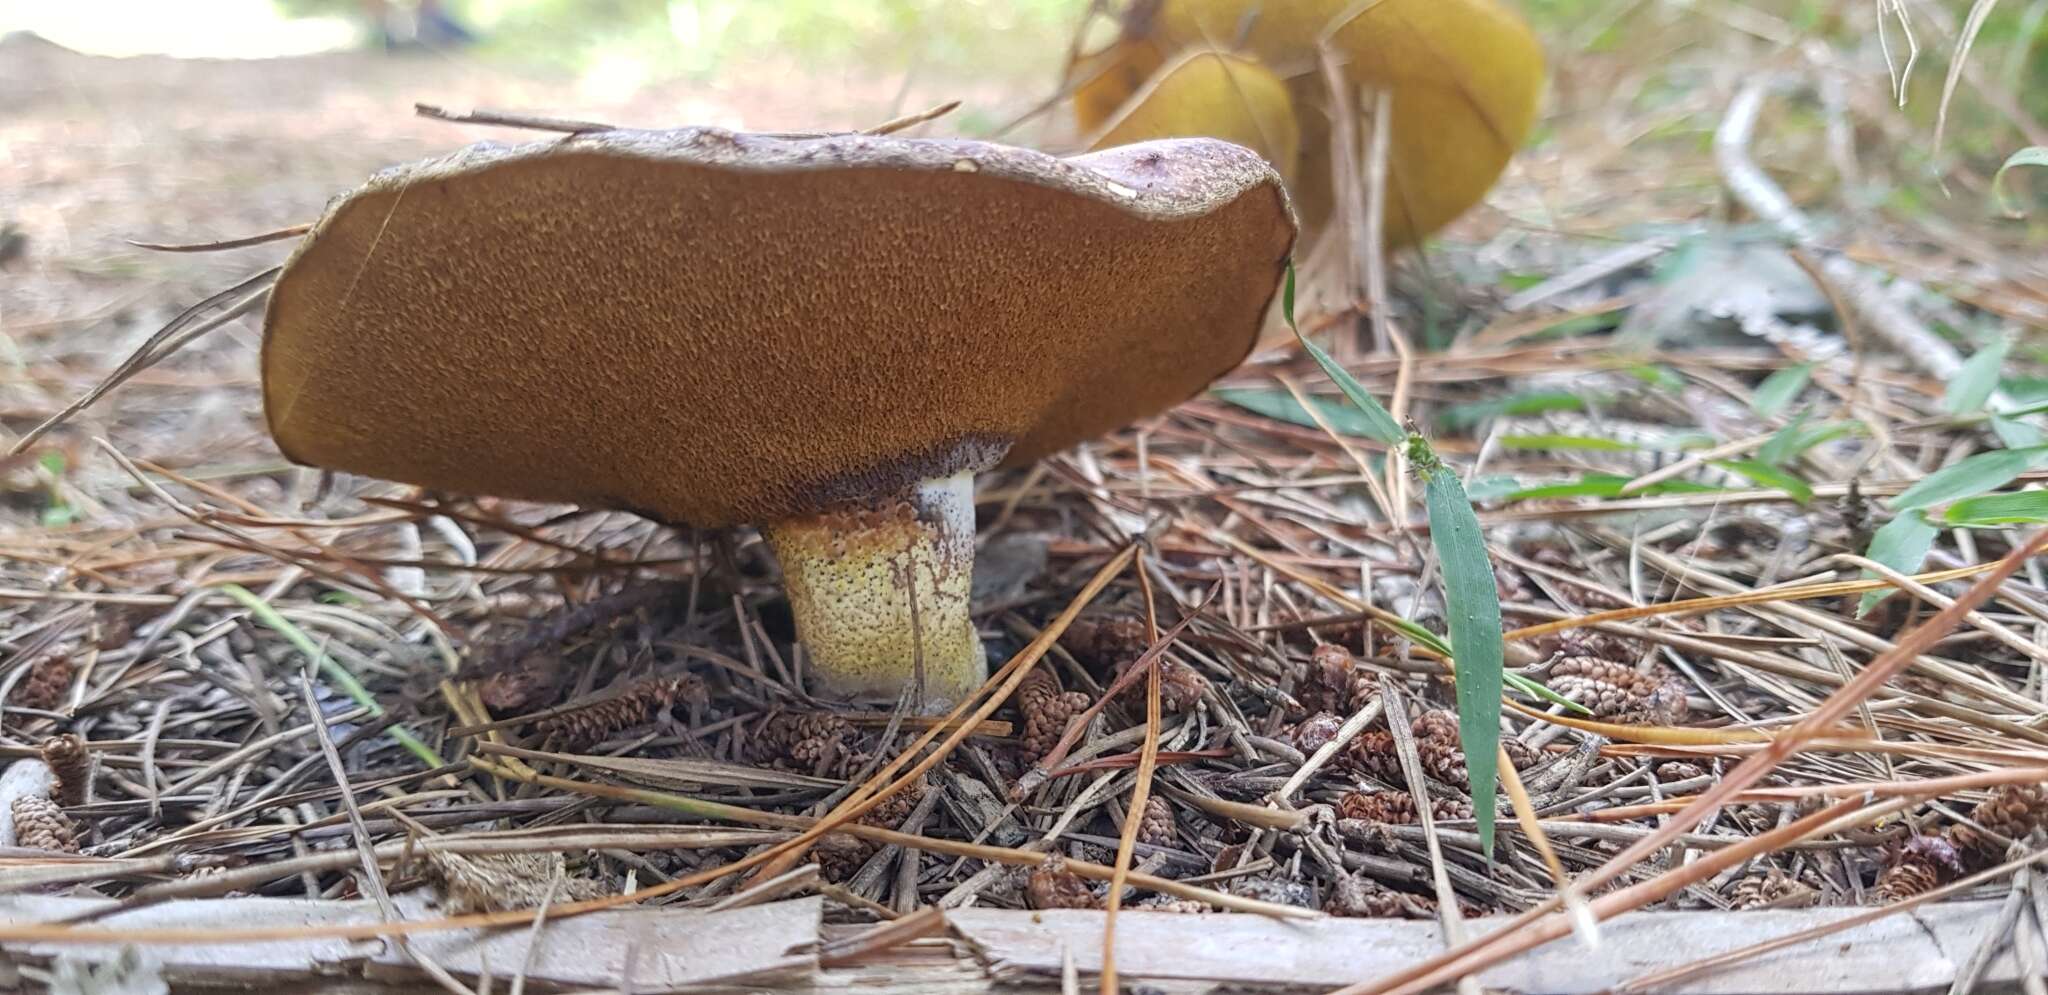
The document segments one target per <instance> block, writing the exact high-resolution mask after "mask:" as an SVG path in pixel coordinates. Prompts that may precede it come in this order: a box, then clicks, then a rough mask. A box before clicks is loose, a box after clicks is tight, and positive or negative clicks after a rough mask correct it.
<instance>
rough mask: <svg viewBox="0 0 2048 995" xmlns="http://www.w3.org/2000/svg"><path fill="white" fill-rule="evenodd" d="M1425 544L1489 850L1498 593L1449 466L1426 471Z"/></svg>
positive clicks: (1475, 523)
mask: <svg viewBox="0 0 2048 995" xmlns="http://www.w3.org/2000/svg"><path fill="white" fill-rule="evenodd" d="M1422 472H1423V481H1424V503H1425V505H1426V506H1427V507H1428V509H1429V541H1430V543H1431V544H1432V545H1434V546H1435V547H1436V555H1437V558H1438V559H1440V560H1441V561H1442V562H1443V567H1444V602H1445V605H1444V608H1445V612H1446V613H1447V614H1448V615H1449V618H1450V630H1451V656H1452V658H1453V659H1455V660H1456V661H1457V664H1458V673H1457V681H1458V742H1459V745H1461V746H1463V747H1464V749H1465V765H1466V769H1467V770H1468V771H1469V772H1470V774H1471V787H1472V816H1473V818H1474V819H1476V820H1478V823H1479V825H1478V829H1479V839H1480V845H1481V847H1482V849H1483V850H1484V851H1485V853H1486V855H1487V856H1488V857H1491V856H1492V855H1493V819H1494V797H1495V792H1496V790H1497V788H1496V787H1495V778H1497V777H1498V776H1499V773H1500V771H1499V763H1498V758H1499V755H1500V754H1499V750H1498V747H1499V745H1500V698H1501V686H1502V683H1503V678H1502V673H1503V670H1504V663H1503V656H1504V651H1503V646H1502V644H1501V632H1502V629H1501V620H1500V590H1499V588H1497V587H1495V586H1494V577H1493V561H1492V560H1491V559H1489V558H1488V556H1487V554H1486V537H1485V535H1484V534H1483V533H1481V532H1480V530H1479V516H1478V515H1476V514H1474V513H1473V512H1472V502H1471V501H1469V500H1467V499H1466V497H1465V487H1464V485H1463V484H1460V483H1459V482H1458V475H1457V474H1455V473H1453V472H1451V469H1450V468H1449V467H1446V466H1444V465H1443V464H1441V463H1435V462H1432V463H1431V465H1429V466H1427V467H1425V468H1424V469H1423V471H1422Z"/></svg>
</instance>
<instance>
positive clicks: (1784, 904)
mask: <svg viewBox="0 0 2048 995" xmlns="http://www.w3.org/2000/svg"><path fill="white" fill-rule="evenodd" d="M1819 900H1820V893H1819V892H1817V891H1815V890H1814V889H1813V887H1812V886H1811V885H1808V884H1806V883H1804V882H1802V881H1800V880H1798V879H1796V878H1793V877H1790V876H1788V875H1786V873H1785V872H1784V871H1782V870H1779V869H1778V868H1776V867H1772V868H1769V869H1766V870H1761V871H1756V872H1753V873H1751V874H1748V875H1745V876H1744V877H1743V878H1742V879H1741V880H1739V881H1737V882H1735V884H1734V885H1733V886H1732V887H1730V888H1729V889H1728V904H1729V906H1730V907H1731V908H1734V909H1737V910H1748V909H1762V908H1773V909H1803V908H1808V907H1811V906H1812V905H1813V904H1814V903H1815V902H1817V901H1819Z"/></svg>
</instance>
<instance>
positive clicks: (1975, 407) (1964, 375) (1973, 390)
mask: <svg viewBox="0 0 2048 995" xmlns="http://www.w3.org/2000/svg"><path fill="white" fill-rule="evenodd" d="M2011 349H2012V343H2011V342H2010V341H2008V340H2005V339H2000V340H1999V341H1997V342H1994V343H1992V344H1991V345H1988V346H1985V347H1984V348H1982V349H1979V350H1977V354H1976V355H1974V356H1971V357H1970V358H1969V359H1968V360H1966V361H1965V362H1964V363H1963V368H1962V369H1960V370H1957V371H1956V376H1955V379H1953V380H1950V381H1949V382H1948V390H1947V391H1946V392H1944V393H1943V394H1942V395H1941V408H1942V410H1943V411H1946V412H1948V413H1949V414H1952V415H1973V414H1976V413H1977V412H1979V411H1982V410H1984V402H1986V401H1988V400H1990V399H1991V392H1992V391H1994V390H1997V389H1998V371H1999V370H2000V369H2003V368H2004V366H2005V354H2006V353H2007V352H2008V351H2009V350H2011Z"/></svg>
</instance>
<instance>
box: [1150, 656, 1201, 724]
mask: <svg viewBox="0 0 2048 995" xmlns="http://www.w3.org/2000/svg"><path fill="white" fill-rule="evenodd" d="M1208 689H1209V679H1208V678H1207V677H1203V676H1202V675H1201V674H1200V673H1199V672H1197V671H1196V670H1195V668H1193V667H1190V666H1188V665H1187V664H1185V663H1182V662H1180V661H1179V660H1163V661H1161V662H1160V665H1159V707H1160V708H1163V709H1165V710H1166V711H1168V712H1173V713H1180V712H1186V711H1189V710H1191V709H1193V708H1194V707H1195V706H1196V705H1198V704H1201V701H1202V692H1204V691H1206V690H1208Z"/></svg>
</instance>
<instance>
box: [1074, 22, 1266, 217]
mask: <svg viewBox="0 0 2048 995" xmlns="http://www.w3.org/2000/svg"><path fill="white" fill-rule="evenodd" d="M1173 135H1202V136H1205V137H1208V138H1220V139H1223V140H1224V141H1226V142H1235V143H1237V144H1239V145H1242V146H1245V147H1246V148H1249V149H1251V150H1252V151H1254V152H1257V153H1258V154H1259V155H1261V156H1263V157H1265V159H1266V161H1267V162H1270V163H1272V164H1273V166H1274V168H1275V169H1278V170H1279V171H1280V177H1281V179H1282V180H1284V181H1286V182H1287V183H1288V184H1290V185H1292V184H1293V183H1294V180H1295V176H1294V171H1295V168H1296V166H1297V165H1298V164H1299V160H1300V155H1301V127H1300V125H1299V124H1297V123H1296V120H1295V115H1294V104H1293V101H1291V100H1289V99H1288V96H1287V83H1286V81H1285V80H1282V79H1281V78H1280V77H1278V76H1276V75H1274V74H1273V71H1272V70H1270V69H1267V68H1266V67H1265V66H1263V65H1260V64H1259V63H1258V62H1257V61H1255V60H1253V59H1248V58H1245V57H1244V56H1242V55H1235V54H1232V53H1229V52H1219V51H1215V50H1213V49H1195V50H1191V51H1188V52H1186V53H1184V54H1183V55H1182V56H1181V57H1180V58H1179V59H1177V60H1176V61H1175V62H1174V64H1173V65H1171V66H1167V67H1166V68H1164V69H1161V70H1160V71H1159V72H1158V73H1157V74H1156V75H1154V76H1153V77H1152V79H1151V80H1150V81H1148V82H1146V83H1145V84H1144V86H1143V87H1142V88H1141V89H1140V90H1139V91H1138V92H1137V93H1134V94H1132V95H1131V97H1130V99H1128V100H1126V101H1124V102H1123V104H1122V106H1120V107H1118V108H1116V110H1115V112H1114V114H1112V115H1111V116H1110V118H1109V120H1108V121H1107V122H1106V123H1105V124H1104V125H1103V126H1102V128H1101V129H1100V131H1099V132H1097V133H1096V134H1095V136H1094V137H1093V138H1091V139H1090V140H1089V141H1088V147H1089V148H1093V149H1104V148H1114V147H1116V146H1118V145H1129V144H1131V143H1133V142H1139V141H1144V140H1147V139H1153V138H1160V137H1163V136H1173Z"/></svg>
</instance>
